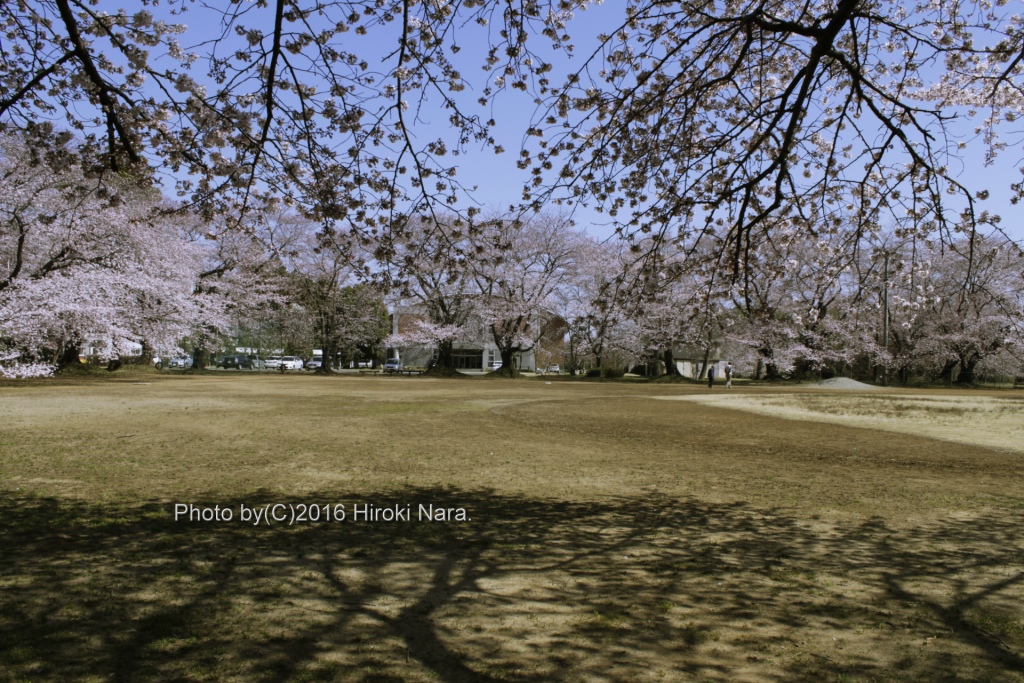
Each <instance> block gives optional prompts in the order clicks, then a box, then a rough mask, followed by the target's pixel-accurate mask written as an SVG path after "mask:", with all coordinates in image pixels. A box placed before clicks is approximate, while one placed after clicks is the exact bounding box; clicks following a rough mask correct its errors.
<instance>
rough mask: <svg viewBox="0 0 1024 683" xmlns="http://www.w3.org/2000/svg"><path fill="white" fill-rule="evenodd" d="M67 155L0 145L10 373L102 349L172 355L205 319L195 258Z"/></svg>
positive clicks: (148, 201) (173, 234) (121, 188)
mask: <svg viewBox="0 0 1024 683" xmlns="http://www.w3.org/2000/svg"><path fill="white" fill-rule="evenodd" d="M69 154H73V151H72V150H69V149H68V148H67V147H66V146H64V145H55V146H49V147H37V146H34V145H32V144H30V142H29V141H27V140H26V139H25V138H24V137H22V136H16V135H0V263H3V267H2V270H0V347H3V348H5V349H6V350H5V351H4V353H3V355H4V356H6V357H7V358H9V359H10V358H12V357H14V356H15V355H16V357H17V359H18V361H17V362H19V363H27V364H29V365H32V364H44V365H49V366H50V367H54V366H61V365H66V364H69V363H73V362H77V361H78V355H79V352H80V350H81V349H82V348H83V347H84V346H86V345H88V344H91V343H93V342H95V341H99V342H101V344H102V345H103V346H104V352H105V353H107V354H110V355H116V354H119V353H126V352H127V350H128V348H129V347H130V346H131V345H134V344H137V343H141V344H142V345H143V348H144V349H147V348H148V349H153V348H156V347H166V348H175V347H176V346H177V343H178V341H179V340H180V339H181V338H182V337H184V336H185V335H186V334H187V333H188V332H189V330H190V329H191V326H192V325H193V323H194V321H196V320H198V319H203V318H206V317H209V313H210V312H209V310H204V307H203V306H202V304H201V303H200V302H199V300H198V299H197V298H196V297H195V296H193V294H194V288H195V286H196V282H197V279H198V276H199V268H200V265H201V262H202V253H201V250H200V249H198V248H197V246H196V245H195V244H193V243H190V242H188V240H187V239H186V237H185V235H183V234H182V232H181V230H180V229H179V226H178V225H177V224H176V222H175V221H174V220H173V219H170V218H168V216H167V207H166V206H165V205H164V204H163V202H162V201H161V199H160V197H159V195H156V194H155V193H153V192H152V190H151V189H150V188H148V187H147V186H146V185H143V186H142V187H140V186H139V185H138V184H137V183H136V182H135V181H134V179H133V178H132V177H131V176H123V175H114V174H110V173H101V174H96V175H91V176H90V175H84V174H82V173H81V172H80V171H79V170H78V169H77V167H76V166H74V165H69V164H68V163H67V156H68V155H69Z"/></svg>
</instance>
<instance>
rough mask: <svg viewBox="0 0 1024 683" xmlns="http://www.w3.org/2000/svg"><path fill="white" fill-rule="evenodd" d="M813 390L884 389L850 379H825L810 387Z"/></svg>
mask: <svg viewBox="0 0 1024 683" xmlns="http://www.w3.org/2000/svg"><path fill="white" fill-rule="evenodd" d="M808 386H809V387H811V388H812V389H844V390H846V391H878V390H880V389H881V388H882V387H876V386H875V385H873V384H864V382H858V381H857V380H855V379H850V378H848V377H833V378H832V379H824V380H822V381H820V382H814V383H812V384H809V385H808Z"/></svg>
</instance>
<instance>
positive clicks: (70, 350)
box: [57, 344, 82, 370]
mask: <svg viewBox="0 0 1024 683" xmlns="http://www.w3.org/2000/svg"><path fill="white" fill-rule="evenodd" d="M79 353H80V349H79V348H78V344H71V345H70V346H68V347H66V348H65V349H64V352H63V353H62V354H61V355H60V358H58V359H57V369H58V370H63V369H64V368H68V367H74V366H76V365H78V364H79V363H81V362H82V361H81V359H79V357H78V355H79Z"/></svg>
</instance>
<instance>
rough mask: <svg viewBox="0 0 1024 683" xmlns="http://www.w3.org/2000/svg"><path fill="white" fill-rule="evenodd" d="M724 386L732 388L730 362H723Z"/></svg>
mask: <svg viewBox="0 0 1024 683" xmlns="http://www.w3.org/2000/svg"><path fill="white" fill-rule="evenodd" d="M725 388H726V389H732V363H726V364H725Z"/></svg>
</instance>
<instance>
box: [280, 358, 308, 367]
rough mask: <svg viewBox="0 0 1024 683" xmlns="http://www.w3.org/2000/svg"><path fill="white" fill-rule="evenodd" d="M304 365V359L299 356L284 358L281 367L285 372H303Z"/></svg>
mask: <svg viewBox="0 0 1024 683" xmlns="http://www.w3.org/2000/svg"><path fill="white" fill-rule="evenodd" d="M303 365H304V364H303V362H302V359H301V358H299V357H298V356H284V357H282V358H281V365H280V366H279V367H280V368H282V369H284V370H301V369H302V367H303Z"/></svg>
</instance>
